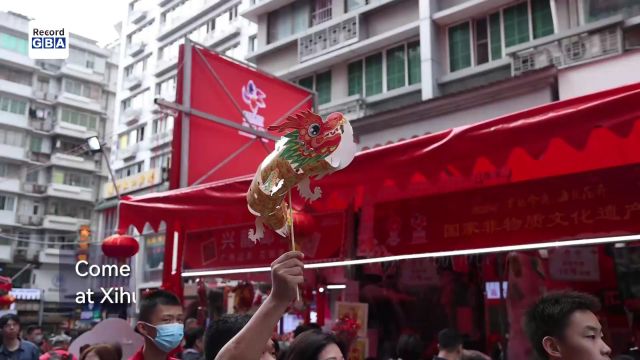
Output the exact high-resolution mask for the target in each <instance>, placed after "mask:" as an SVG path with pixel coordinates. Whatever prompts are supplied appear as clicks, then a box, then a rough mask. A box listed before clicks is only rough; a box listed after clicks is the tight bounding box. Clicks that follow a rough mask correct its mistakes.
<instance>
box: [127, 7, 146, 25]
mask: <svg viewBox="0 0 640 360" xmlns="http://www.w3.org/2000/svg"><path fill="white" fill-rule="evenodd" d="M147 14H148V11H146V10H145V11H141V10H135V11H133V12H131V14H129V19H130V20H131V22H132V23H134V24H140V23H141V22H142V20H144V19H146V18H147Z"/></svg>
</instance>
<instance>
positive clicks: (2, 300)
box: [0, 294, 16, 309]
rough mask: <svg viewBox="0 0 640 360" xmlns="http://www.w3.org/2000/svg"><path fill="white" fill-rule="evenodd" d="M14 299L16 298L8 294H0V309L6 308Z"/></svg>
mask: <svg viewBox="0 0 640 360" xmlns="http://www.w3.org/2000/svg"><path fill="white" fill-rule="evenodd" d="M15 301H16V298H15V297H13V296H11V295H9V294H7V295H2V296H0V309H7V308H8V307H9V305H11V304H13V303H14V302H15Z"/></svg>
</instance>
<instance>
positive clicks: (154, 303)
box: [129, 290, 184, 360]
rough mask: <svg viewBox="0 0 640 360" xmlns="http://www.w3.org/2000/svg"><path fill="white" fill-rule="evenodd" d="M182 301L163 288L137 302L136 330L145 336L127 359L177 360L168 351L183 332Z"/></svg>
mask: <svg viewBox="0 0 640 360" xmlns="http://www.w3.org/2000/svg"><path fill="white" fill-rule="evenodd" d="M183 318H184V314H183V310H182V304H181V303H180V300H179V299H178V297H177V296H175V295H174V294H173V293H171V292H168V291H165V290H157V291H155V292H153V293H151V294H149V295H147V296H146V297H145V298H144V299H143V300H142V301H141V303H140V316H139V318H138V323H137V324H136V332H137V333H139V334H140V335H142V336H143V337H144V346H143V347H142V349H140V350H139V351H138V352H137V353H136V354H135V355H133V356H132V357H131V358H130V359H129V360H161V359H166V360H177V359H176V358H174V357H172V356H171V355H170V354H171V353H172V351H173V350H174V349H175V348H177V347H178V346H179V345H180V343H181V342H182V337H183V335H184V325H183V323H182V322H183Z"/></svg>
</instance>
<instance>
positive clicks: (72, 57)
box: [67, 47, 106, 70]
mask: <svg viewBox="0 0 640 360" xmlns="http://www.w3.org/2000/svg"><path fill="white" fill-rule="evenodd" d="M67 61H68V62H69V63H71V64H74V65H78V66H82V67H85V68H87V69H92V70H99V68H101V69H104V66H105V63H106V59H104V58H102V59H101V58H100V57H99V56H96V54H94V53H92V52H88V51H86V50H84V49H77V48H74V47H71V48H69V58H68V59H67ZM98 63H101V65H100V66H98Z"/></svg>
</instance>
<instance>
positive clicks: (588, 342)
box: [524, 291, 611, 360]
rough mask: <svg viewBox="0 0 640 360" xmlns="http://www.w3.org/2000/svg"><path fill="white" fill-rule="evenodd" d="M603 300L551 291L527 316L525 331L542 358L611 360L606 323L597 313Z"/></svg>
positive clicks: (552, 359) (567, 292) (570, 292)
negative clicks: (604, 331)
mask: <svg viewBox="0 0 640 360" xmlns="http://www.w3.org/2000/svg"><path fill="white" fill-rule="evenodd" d="M599 310H600V302H599V301H598V299H596V298H595V297H593V296H591V295H588V294H583V293H579V292H574V291H564V292H557V293H550V294H547V295H545V296H543V297H542V298H540V300H538V301H537V302H536V303H535V304H534V305H533V306H532V307H531V308H530V309H529V311H528V312H527V314H526V316H525V325H524V328H525V332H526V334H527V336H528V337H529V341H531V345H532V346H533V350H534V351H535V353H536V355H537V356H538V358H539V359H545V360H609V359H611V348H610V347H609V346H608V345H607V344H606V343H605V342H604V335H603V333H602V325H601V324H600V321H599V320H598V317H597V316H596V315H595V314H596V313H597V312H598V311H599Z"/></svg>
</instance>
